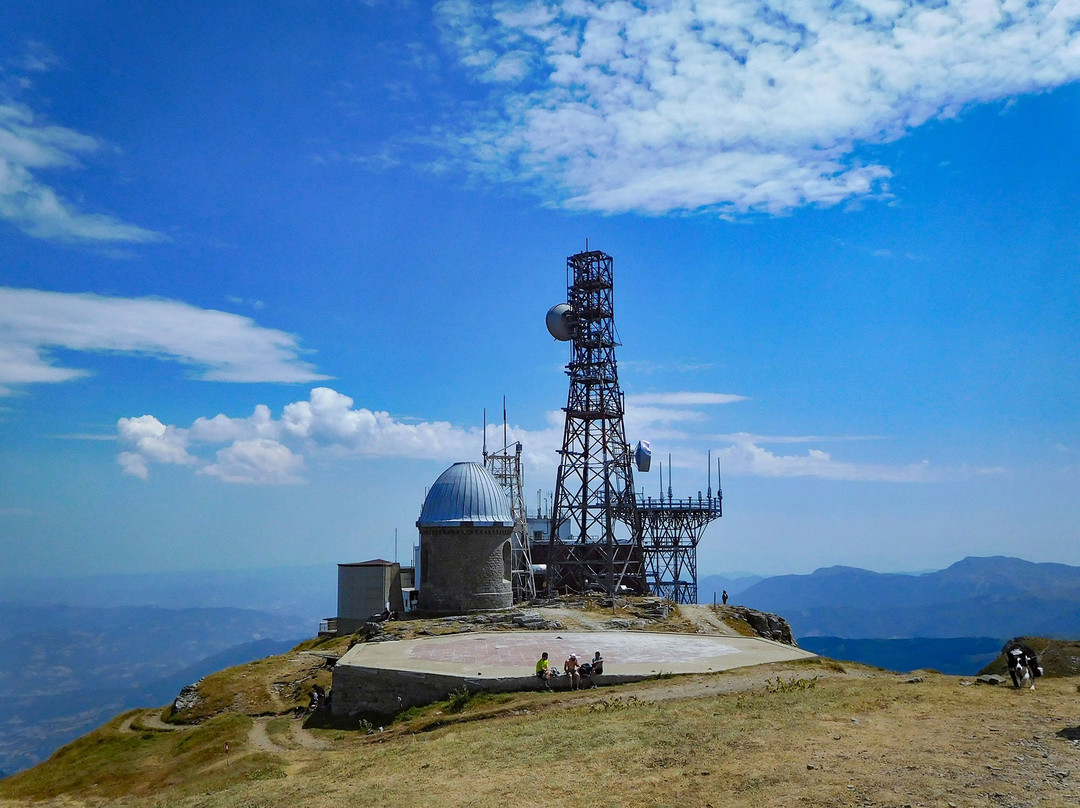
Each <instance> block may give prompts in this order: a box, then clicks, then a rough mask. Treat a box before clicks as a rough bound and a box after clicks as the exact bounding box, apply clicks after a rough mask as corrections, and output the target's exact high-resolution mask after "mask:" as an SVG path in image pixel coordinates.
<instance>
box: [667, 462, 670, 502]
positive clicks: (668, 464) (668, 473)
mask: <svg viewBox="0 0 1080 808" xmlns="http://www.w3.org/2000/svg"><path fill="white" fill-rule="evenodd" d="M667 498H668V499H669V500H670V499H671V452H668V456H667Z"/></svg>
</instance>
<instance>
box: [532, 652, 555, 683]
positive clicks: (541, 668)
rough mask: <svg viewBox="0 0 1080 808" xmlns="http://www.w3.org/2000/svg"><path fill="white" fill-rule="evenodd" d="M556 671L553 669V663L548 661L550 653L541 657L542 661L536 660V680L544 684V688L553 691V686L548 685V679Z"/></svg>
mask: <svg viewBox="0 0 1080 808" xmlns="http://www.w3.org/2000/svg"><path fill="white" fill-rule="evenodd" d="M553 673H554V671H553V670H552V669H551V662H550V661H549V660H548V652H547V651H544V653H543V654H541V655H540V659H538V660H536V678H537V679H539V680H540V681H541V682H543V683H544V687H546V688H547V689H548V690H551V685H549V684H548V679H550V678H551V675H552V674H553Z"/></svg>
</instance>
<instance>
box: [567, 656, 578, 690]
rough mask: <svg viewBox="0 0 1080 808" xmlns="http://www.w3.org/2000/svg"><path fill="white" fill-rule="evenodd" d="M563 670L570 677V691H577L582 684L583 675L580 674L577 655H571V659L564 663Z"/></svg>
mask: <svg viewBox="0 0 1080 808" xmlns="http://www.w3.org/2000/svg"><path fill="white" fill-rule="evenodd" d="M563 670H564V671H566V674H567V676H569V677H570V689H571V690H577V689H578V685H580V684H581V674H580V673H578V661H577V655H576V654H571V655H570V658H569V659H568V660H566V662H564V663H563Z"/></svg>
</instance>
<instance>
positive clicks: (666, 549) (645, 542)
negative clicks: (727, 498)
mask: <svg viewBox="0 0 1080 808" xmlns="http://www.w3.org/2000/svg"><path fill="white" fill-rule="evenodd" d="M721 500H722V495H721V493H720V491H719V490H717V492H716V496H715V497H714V496H713V495H712V491H711V488H710V491H709V495H708V496H707V497H702V496H701V493H700V492H698V496H697V499H693V498H692V497H688V498H686V499H670V498H669V499H668V500H667V501H664V500H663V499H660V500H653V499H652V498H649V499H640V500H638V508H637V511H638V519H639V520H640V525H641V549H642V554H643V558H644V563H645V582H646V584H647V585H648V587H649V590H650V591H651V592H652V593H653V594H654V595H657V596H659V597H662V598H667V599H668V600H671V601H674V602H675V603H697V595H698V588H697V546H698V542H699V541H701V537H702V535H703V534H704V533H705V528H706V527H708V525H709V522H711V521H713V520H714V519H717V518H719V517H720V516H721V515H722V514H721Z"/></svg>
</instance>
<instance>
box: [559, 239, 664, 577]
mask: <svg viewBox="0 0 1080 808" xmlns="http://www.w3.org/2000/svg"><path fill="white" fill-rule="evenodd" d="M566 270H567V291H566V301H567V308H568V310H567V311H566V312H565V314H564V315H563V318H564V321H565V323H564V325H565V327H566V328H567V332H566V337H561V338H567V337H568V338H569V339H571V341H572V357H571V359H570V362H569V363H568V364H567V366H566V372H567V375H569V377H570V392H569V394H568V395H567V399H566V407H565V408H563V411H564V412H565V413H566V424H565V428H564V431H563V443H562V449H560V450H559V454H560V456H561V461H560V463H559V471H558V476H557V478H556V482H555V498H554V504H553V507H552V513H551V534H550V546H549V553H548V559H547V564H548V576H547V588H548V593H549V594H554V593H556V592H558V591H576V592H583V591H586V590H594V591H603V592H607V593H608V594H614V593H616V592H618V591H619V587H620V585H626V586H628V587H630V588H631V589H633V590H636V591H639V592H640V591H643V590H644V585H645V581H644V570H643V566H642V560H641V542H640V534H638V533H637V529H638V527H639V526H638V521H637V507H636V506H637V502H636V499H635V497H634V478H633V471H632V470H631V465H630V460H631V458H630V448H629V446H628V445H627V443H626V434H625V430H624V428H623V410H624V403H623V395H622V391H621V390H620V389H619V374H618V370H617V367H616V364H615V347H616V345H618V342H617V341H616V338H615V319H614V309H613V305H612V259H611V256H610V255H607V254H605V253H602V252H600V251H598V250H593V251H591V252H583V253H578V254H577V255H572V256H570V257H569V258H568V259H567V260H566ZM560 308H561V307H560ZM553 333H554V332H553ZM620 524H621V525H622V526H623V527H624V528H625V531H626V535H624V536H623V537H621V538H619V537H616V530H617V529H618V526H619V525H620Z"/></svg>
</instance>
